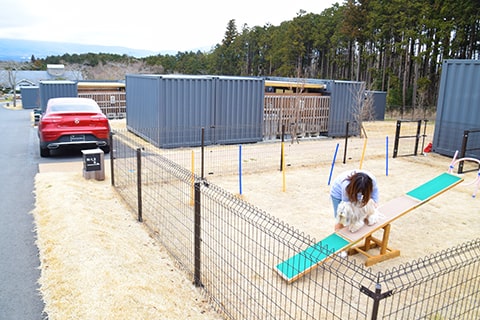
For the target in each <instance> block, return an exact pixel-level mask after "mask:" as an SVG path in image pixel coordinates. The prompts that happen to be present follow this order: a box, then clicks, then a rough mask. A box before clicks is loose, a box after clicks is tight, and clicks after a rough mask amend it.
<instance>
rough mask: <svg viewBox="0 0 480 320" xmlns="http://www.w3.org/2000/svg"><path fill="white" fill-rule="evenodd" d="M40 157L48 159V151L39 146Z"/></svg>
mask: <svg viewBox="0 0 480 320" xmlns="http://www.w3.org/2000/svg"><path fill="white" fill-rule="evenodd" d="M40 157H43V158H46V157H50V149H48V148H44V147H41V146H40Z"/></svg>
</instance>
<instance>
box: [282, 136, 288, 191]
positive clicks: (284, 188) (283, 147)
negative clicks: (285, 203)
mask: <svg viewBox="0 0 480 320" xmlns="http://www.w3.org/2000/svg"><path fill="white" fill-rule="evenodd" d="M284 150H285V142H282V177H283V187H282V191H283V192H285V191H286V189H287V186H286V183H285V152H284Z"/></svg>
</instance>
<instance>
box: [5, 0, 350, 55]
mask: <svg viewBox="0 0 480 320" xmlns="http://www.w3.org/2000/svg"><path fill="white" fill-rule="evenodd" d="M336 2H338V3H343V1H341V0H337V1H333V0H325V1H322V0H293V1H291V0H290V1H286V0H277V1H270V0H268V1H262V0H242V1H221V0H204V1H198V0H197V1H194V0H183V1H182V0H176V1H175V0H170V1H152V0H136V1H129V2H123V1H118V0H116V1H113V0H82V1H74V2H71V1H65V0H43V1H38V0H3V1H2V10H1V11H0V38H9V39H27V40H42V41H58V42H72V43H81V44H95V45H107V46H122V47H129V48H134V49H145V50H153V51H166V50H173V51H187V50H195V49H205V50H208V49H210V48H211V47H213V46H215V45H216V44H217V43H220V42H221V40H222V39H223V37H224V34H225V30H226V27H227V24H228V21H230V20H231V19H235V22H236V25H237V29H238V30H239V31H240V30H241V29H242V26H243V25H244V24H247V25H248V26H249V27H253V26H264V25H266V24H268V23H270V24H272V25H279V24H280V23H281V22H282V21H286V20H291V19H293V18H294V17H295V16H296V15H297V13H298V12H300V10H305V11H306V12H313V13H321V12H322V11H323V10H324V9H326V8H329V7H331V6H332V4H334V3H336ZM126 3H127V4H126Z"/></svg>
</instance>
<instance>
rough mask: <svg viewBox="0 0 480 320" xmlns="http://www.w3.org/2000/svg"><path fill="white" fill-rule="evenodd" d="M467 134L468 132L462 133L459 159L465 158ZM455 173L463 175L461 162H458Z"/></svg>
mask: <svg viewBox="0 0 480 320" xmlns="http://www.w3.org/2000/svg"><path fill="white" fill-rule="evenodd" d="M468 134H469V130H465V131H463V139H462V150H461V151H460V159H461V158H465V153H467V143H468ZM457 173H459V174H460V173H463V161H460V162H458V172H457Z"/></svg>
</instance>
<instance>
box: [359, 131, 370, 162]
mask: <svg viewBox="0 0 480 320" xmlns="http://www.w3.org/2000/svg"><path fill="white" fill-rule="evenodd" d="M367 140H368V139H367V138H365V140H364V141H363V150H362V157H361V158H360V168H359V169H360V170H361V169H362V165H363V158H365V150H366V149H367Z"/></svg>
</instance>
